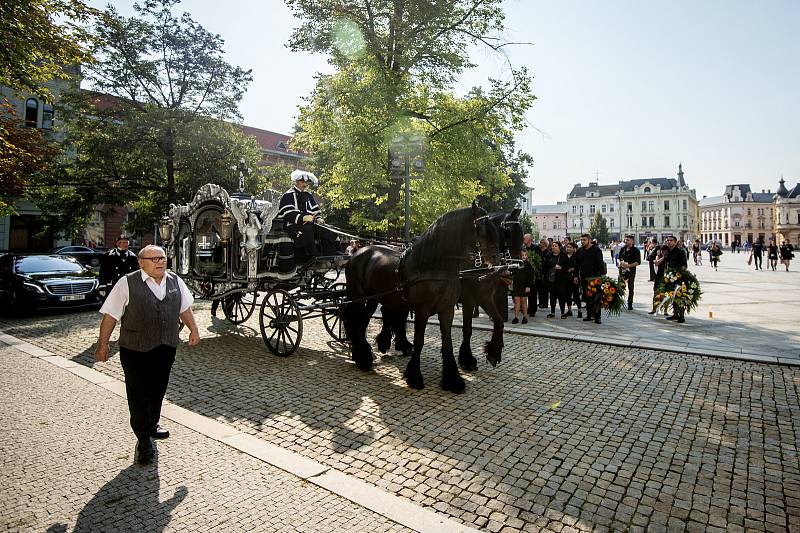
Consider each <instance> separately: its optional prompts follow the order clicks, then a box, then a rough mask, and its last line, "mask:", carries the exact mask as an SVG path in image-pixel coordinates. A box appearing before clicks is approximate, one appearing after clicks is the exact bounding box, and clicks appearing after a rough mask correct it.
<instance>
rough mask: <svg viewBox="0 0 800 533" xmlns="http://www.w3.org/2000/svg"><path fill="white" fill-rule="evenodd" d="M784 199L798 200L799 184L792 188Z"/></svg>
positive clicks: (799, 196) (799, 193)
mask: <svg viewBox="0 0 800 533" xmlns="http://www.w3.org/2000/svg"><path fill="white" fill-rule="evenodd" d="M786 198H800V183H798V184H797V185H795V186H794V188H793V189H792V190H791V191H789V194H787V195H786Z"/></svg>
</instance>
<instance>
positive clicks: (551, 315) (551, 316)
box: [547, 313, 556, 318]
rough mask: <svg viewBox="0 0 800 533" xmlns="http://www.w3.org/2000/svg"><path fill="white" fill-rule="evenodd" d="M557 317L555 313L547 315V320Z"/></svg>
mask: <svg viewBox="0 0 800 533" xmlns="http://www.w3.org/2000/svg"><path fill="white" fill-rule="evenodd" d="M555 317H556V315H555V314H553V313H547V318H555Z"/></svg>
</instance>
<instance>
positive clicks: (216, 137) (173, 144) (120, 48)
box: [35, 0, 261, 231]
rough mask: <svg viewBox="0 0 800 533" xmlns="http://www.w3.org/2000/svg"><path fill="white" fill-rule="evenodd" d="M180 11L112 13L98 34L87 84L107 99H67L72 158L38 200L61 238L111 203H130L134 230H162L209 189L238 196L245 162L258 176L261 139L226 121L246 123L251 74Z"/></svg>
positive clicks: (170, 0) (167, 0) (150, 4)
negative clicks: (159, 225) (163, 222)
mask: <svg viewBox="0 0 800 533" xmlns="http://www.w3.org/2000/svg"><path fill="white" fill-rule="evenodd" d="M177 4H178V0H147V1H146V2H145V3H144V4H143V5H140V4H135V5H134V9H135V11H136V13H137V15H138V17H133V18H125V17H122V16H121V15H119V14H118V13H117V12H116V11H115V10H114V8H113V7H110V8H109V9H108V11H107V12H106V14H105V16H104V18H103V19H101V20H100V22H98V23H97V24H96V25H95V27H94V28H93V30H92V35H93V37H94V39H95V42H96V44H95V46H94V48H93V52H94V54H95V57H96V61H95V62H94V63H93V64H92V65H90V67H89V68H88V69H87V72H86V77H87V79H88V80H89V81H90V82H91V83H92V85H93V86H94V88H95V89H97V90H98V92H97V93H93V92H87V91H81V92H78V93H76V94H72V95H70V96H68V97H66V98H65V103H64V107H65V112H64V121H65V124H66V130H67V142H66V150H65V152H66V154H68V155H71V157H65V158H64V161H63V162H62V164H61V165H60V166H59V168H58V169H57V171H56V172H53V173H52V174H51V175H50V176H49V177H48V179H46V180H40V181H39V182H38V184H37V185H38V187H37V190H36V191H35V196H36V198H37V201H38V203H40V205H41V207H42V208H43V209H42V210H43V211H44V212H45V213H48V216H50V217H51V219H50V220H51V222H52V223H54V224H58V226H59V228H60V229H62V230H71V231H75V230H76V229H77V228H80V227H81V225H82V224H83V222H85V220H87V219H88V217H90V216H91V214H92V211H93V209H94V207H93V206H94V205H97V204H102V203H107V204H111V205H124V204H128V203H130V204H131V205H132V206H133V207H134V209H135V217H134V220H133V221H132V222H131V224H130V228H129V229H133V230H137V229H139V230H140V229H145V228H152V224H153V221H154V219H156V218H158V217H159V216H160V215H161V214H163V213H164V212H165V210H166V208H167V207H168V205H169V204H170V203H179V202H181V201H187V200H189V199H190V198H191V196H192V195H193V194H194V193H195V192H196V190H197V188H198V186H199V185H201V184H203V183H206V182H217V183H219V184H221V185H226V186H228V187H233V188H236V184H237V180H238V173H237V172H236V171H235V170H234V168H235V167H236V166H237V164H238V162H239V160H240V159H244V160H245V162H246V164H247V165H248V166H249V167H251V168H256V166H257V163H258V161H259V160H260V156H261V154H260V149H259V148H258V146H257V144H256V142H255V140H254V139H252V138H248V137H245V136H244V135H243V133H242V131H241V129H240V128H239V127H238V126H236V125H235V124H230V123H228V122H226V121H228V120H231V119H237V118H239V111H238V102H239V100H240V99H241V97H242V95H243V93H244V91H245V89H246V87H247V84H248V83H249V82H250V80H251V75H250V71H246V70H243V69H241V68H239V67H234V66H231V65H229V64H228V63H226V62H225V61H224V59H223V57H222V56H223V49H222V45H223V40H222V39H221V38H220V37H219V36H218V35H213V34H211V33H209V32H208V31H207V30H205V29H204V28H203V27H202V26H200V25H199V24H198V23H196V22H195V21H194V20H192V18H191V16H190V15H189V14H188V13H184V14H183V15H181V16H180V17H177V16H176V15H175V14H173V8H174V7H175V6H176V5H177ZM250 179H252V180H258V179H259V177H258V173H257V172H255V173H254V175H253V176H251V178H250ZM64 186H67V187H68V189H65V187H64Z"/></svg>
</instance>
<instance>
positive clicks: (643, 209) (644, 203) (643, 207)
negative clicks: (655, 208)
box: [642, 200, 647, 211]
mask: <svg viewBox="0 0 800 533" xmlns="http://www.w3.org/2000/svg"><path fill="white" fill-rule="evenodd" d="M642 211H647V202H645V201H644V200H642Z"/></svg>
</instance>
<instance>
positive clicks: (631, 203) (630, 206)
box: [628, 202, 633, 213]
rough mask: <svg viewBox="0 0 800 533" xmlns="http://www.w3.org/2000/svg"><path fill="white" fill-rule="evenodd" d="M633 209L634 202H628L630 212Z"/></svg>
mask: <svg viewBox="0 0 800 533" xmlns="http://www.w3.org/2000/svg"><path fill="white" fill-rule="evenodd" d="M631 211H633V202H628V212H629V213H630V212H631Z"/></svg>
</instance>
